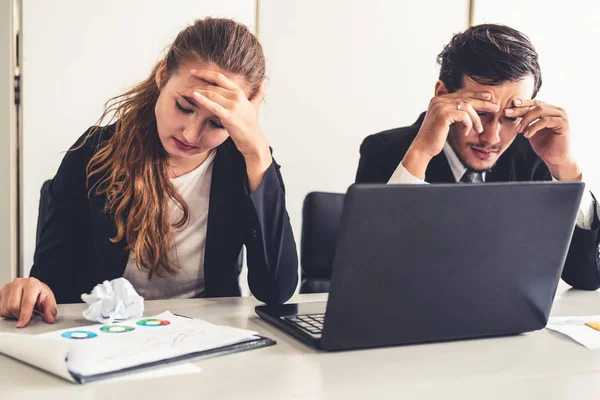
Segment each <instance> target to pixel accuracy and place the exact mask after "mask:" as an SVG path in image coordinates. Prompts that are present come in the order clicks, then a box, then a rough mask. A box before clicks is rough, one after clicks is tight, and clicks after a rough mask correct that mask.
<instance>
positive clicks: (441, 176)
mask: <svg viewBox="0 0 600 400" xmlns="http://www.w3.org/2000/svg"><path fill="white" fill-rule="evenodd" d="M425 180H426V181H427V182H429V183H456V179H455V178H454V174H453V173H452V169H451V168H450V164H449V163H448V159H447V158H446V155H445V154H444V152H443V151H442V152H441V153H440V154H438V155H437V156H435V157H433V159H432V160H431V162H430V163H429V165H428V166H427V171H426V172H425Z"/></svg>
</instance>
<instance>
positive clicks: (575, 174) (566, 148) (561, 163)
mask: <svg viewBox="0 0 600 400" xmlns="http://www.w3.org/2000/svg"><path fill="white" fill-rule="evenodd" d="M512 105H513V108H507V109H505V110H504V114H505V115H506V116H507V117H510V118H522V119H521V122H520V123H519V125H518V126H517V132H518V133H522V134H523V135H524V136H525V137H526V138H527V139H529V143H531V147H532V148H533V150H534V151H535V152H536V154H537V155H538V156H539V157H540V158H541V159H542V161H544V163H545V164H546V166H547V167H548V169H549V170H550V173H551V174H552V176H554V177H555V178H556V179H558V180H560V181H563V180H565V181H573V180H581V170H580V169H579V166H578V165H577V162H576V161H575V159H574V157H573V154H572V153H571V148H570V137H569V136H570V129H569V119H568V117H567V113H566V112H565V110H563V109H562V108H560V107H557V106H553V105H551V104H547V103H544V102H542V101H539V100H527V99H514V100H513V104H512Z"/></svg>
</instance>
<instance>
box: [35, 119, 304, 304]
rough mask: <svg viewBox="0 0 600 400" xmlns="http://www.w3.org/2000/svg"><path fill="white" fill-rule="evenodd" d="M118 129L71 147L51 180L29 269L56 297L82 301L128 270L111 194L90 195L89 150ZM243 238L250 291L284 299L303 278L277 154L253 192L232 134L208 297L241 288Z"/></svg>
mask: <svg viewBox="0 0 600 400" xmlns="http://www.w3.org/2000/svg"><path fill="white" fill-rule="evenodd" d="M113 134H114V125H110V126H108V127H105V128H102V129H100V130H99V131H98V132H97V133H96V134H95V135H94V136H93V137H92V138H90V139H89V140H88V141H87V142H86V143H85V144H84V145H83V146H82V147H80V148H78V149H76V150H71V151H69V152H67V153H66V155H65V157H64V159H63V161H62V164H61V165H60V167H59V169H58V172H57V174H56V176H55V177H54V179H53V180H52V183H51V185H50V188H49V189H50V190H49V192H50V202H49V209H48V214H47V215H48V216H47V218H46V221H45V222H44V223H43V225H42V228H41V232H40V239H39V242H38V245H37V247H36V249H35V255H34V263H33V267H32V269H31V276H32V277H36V278H38V279H39V280H41V281H42V282H45V283H46V284H47V285H48V286H49V287H50V288H51V289H52V291H53V292H54V295H55V296H56V300H57V301H58V302H59V303H73V302H80V301H81V299H80V295H81V294H82V293H86V292H89V291H90V290H91V289H92V288H93V287H94V286H95V285H96V284H98V283H101V282H103V281H104V280H111V279H115V278H119V277H121V276H123V273H124V271H125V266H126V265H127V260H128V257H129V252H128V251H127V250H126V245H127V243H126V241H125V239H123V240H121V241H120V242H118V243H112V242H111V241H110V240H109V238H111V237H114V235H115V233H116V226H115V223H114V220H113V218H112V217H111V216H110V215H108V214H107V213H105V212H104V205H105V202H106V196H97V195H92V196H91V197H89V198H88V188H87V186H86V166H87V164H88V162H89V160H90V158H91V157H92V155H93V154H94V152H95V151H96V149H97V146H98V145H100V144H101V143H102V142H104V141H106V140H108V139H109V138H110V137H111V136H112V135H113ZM86 135H87V132H86V134H84V136H82V137H81V138H80V139H79V140H78V141H77V143H76V144H75V145H74V146H73V148H72V149H75V148H76V147H77V146H78V145H79V144H81V143H82V141H83V138H84V137H85V136H86ZM96 179H97V178H96ZM93 183H94V181H90V187H91V185H92V184H93ZM243 244H244V245H245V246H246V249H247V255H248V257H247V259H248V283H249V286H250V290H251V291H252V293H253V294H254V295H255V296H256V298H258V299H259V300H261V301H263V302H266V303H283V302H285V301H287V300H288V299H289V298H290V297H291V296H292V294H293V293H294V290H295V288H296V284H297V282H298V272H297V271H298V257H297V253H296V244H295V242H294V237H293V234H292V228H291V226H290V221H289V217H288V214H287V211H286V208H285V188H284V185H283V181H282V178H281V174H280V173H279V165H277V164H276V163H275V161H273V163H272V164H271V166H270V167H269V169H268V170H267V172H266V174H265V176H264V178H263V181H262V182H261V184H260V185H259V187H258V188H257V189H256V190H255V191H254V192H253V193H251V194H250V191H249V187H248V183H247V175H246V166H245V162H244V158H243V156H242V154H241V153H240V152H239V151H238V150H237V148H236V147H235V145H234V143H233V141H232V140H231V138H229V139H227V140H226V141H225V142H224V143H223V144H222V145H221V146H219V147H218V148H217V154H216V157H215V160H214V165H213V175H212V184H211V189H210V206H209V212H208V226H207V233H206V252H205V259H204V276H205V296H206V297H222V296H239V295H240V288H239V285H238V275H239V273H240V271H239V267H238V265H237V259H238V255H239V254H240V251H241V249H242V245H243Z"/></svg>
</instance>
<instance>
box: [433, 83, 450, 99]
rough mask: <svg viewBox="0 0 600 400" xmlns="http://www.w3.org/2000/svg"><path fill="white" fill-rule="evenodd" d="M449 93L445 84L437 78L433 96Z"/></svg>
mask: <svg viewBox="0 0 600 400" xmlns="http://www.w3.org/2000/svg"><path fill="white" fill-rule="evenodd" d="M448 93H450V91H449V90H448V88H447V87H446V84H445V83H444V82H442V81H441V80H438V81H437V82H436V83H435V93H434V94H435V97H437V96H443V95H445V94H448Z"/></svg>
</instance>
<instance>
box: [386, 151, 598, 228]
mask: <svg viewBox="0 0 600 400" xmlns="http://www.w3.org/2000/svg"><path fill="white" fill-rule="evenodd" d="M444 155H445V156H446V158H447V159H448V164H450V169H451V170H452V174H453V175H454V179H455V180H456V182H458V181H460V179H461V178H462V176H463V175H464V174H465V172H467V167H465V166H464V165H463V163H462V162H461V161H460V160H459V159H458V157H457V155H456V153H455V152H454V150H452V147H450V145H449V144H448V142H446V143H445V144H444ZM482 177H483V181H484V182H485V177H486V174H485V172H483V173H482ZM552 180H553V181H556V179H555V178H554V177H552ZM400 184H403V185H419V184H421V185H422V184H427V182H425V181H424V180H423V179H419V178H417V177H416V176H414V175H412V174H411V173H410V172H408V171H407V170H406V168H404V166H403V165H402V163H400V164H398V167H397V168H396V170H395V171H394V173H393V174H392V176H391V177H390V179H389V181H388V185H400ZM593 222H594V200H593V198H592V194H591V193H590V191H589V190H585V191H584V192H583V196H582V198H581V203H580V204H579V211H578V212H577V222H576V223H577V226H578V227H579V228H581V229H587V230H589V229H591V228H592V223H593Z"/></svg>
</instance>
